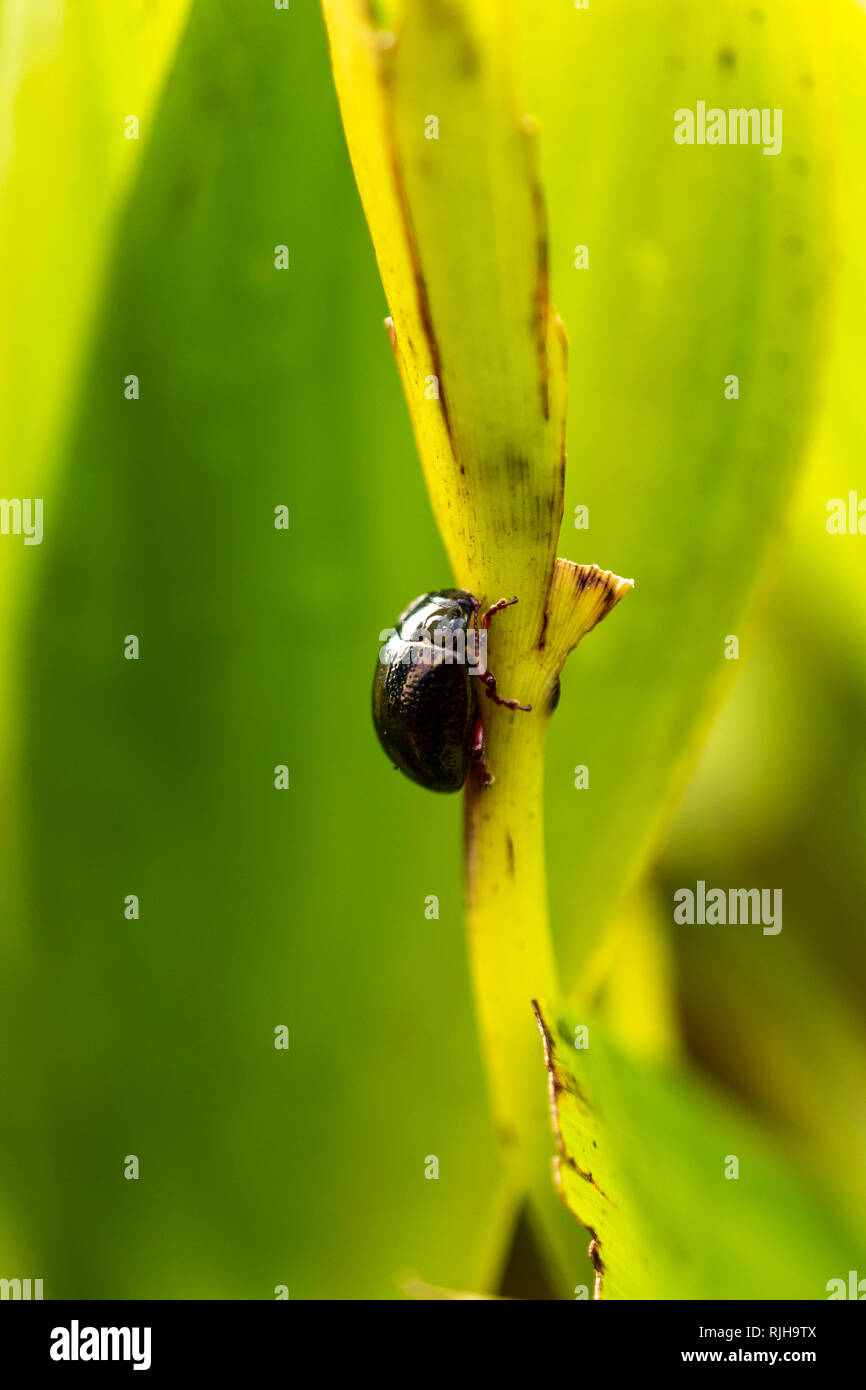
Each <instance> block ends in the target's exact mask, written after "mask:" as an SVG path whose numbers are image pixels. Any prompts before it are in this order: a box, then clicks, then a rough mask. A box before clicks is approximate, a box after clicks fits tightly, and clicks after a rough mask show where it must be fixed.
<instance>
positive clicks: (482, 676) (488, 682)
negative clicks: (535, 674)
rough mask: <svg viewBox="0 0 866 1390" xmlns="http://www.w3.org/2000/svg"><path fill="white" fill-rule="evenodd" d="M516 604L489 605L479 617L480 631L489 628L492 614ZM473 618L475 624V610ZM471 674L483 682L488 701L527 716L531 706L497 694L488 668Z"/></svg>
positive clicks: (510, 601) (509, 601)
mask: <svg viewBox="0 0 866 1390" xmlns="http://www.w3.org/2000/svg"><path fill="white" fill-rule="evenodd" d="M516 602H517V599H516V598H501V599H499V601H498V602H497V603H491V605H490V607H489V608H488V609H487V610H486V612H485V613H484V614H482V617H481V630H482V631H483V632H486V631H487V629H488V628H489V626H490V619H491V618H492V617H493V614H494V613H500V612H501V611H502V609H503V608H510V607H511V605H512V604H513V603H516ZM475 617H476V623H477V619H478V613H477V610H476V614H475ZM472 674H473V675H474V676H477V678H478V680H480V681H483V682H484V684H485V686H486V687H487V696H488V699H490V700H494V701H495V702H496V704H497V705H504V706H505V708H506V709H521V710H525V711H526V713H527V714H528V713H529V711H530V710H531V709H532V706H531V705H522V704H521V703H520V701H519V700H506V699H504V698H503V697H502V696H501V695H500V694H499V693H498V692H497V689H496V677H495V676H494V675H493V672H492V671H490V670H489V669H488V668H486V667H485V669H484V670H483V671H473V672H472Z"/></svg>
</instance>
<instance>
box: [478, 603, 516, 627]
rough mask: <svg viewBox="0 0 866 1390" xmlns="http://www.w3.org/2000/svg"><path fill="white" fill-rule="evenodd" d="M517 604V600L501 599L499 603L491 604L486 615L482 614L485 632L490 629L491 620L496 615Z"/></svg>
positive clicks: (482, 624)
mask: <svg viewBox="0 0 866 1390" xmlns="http://www.w3.org/2000/svg"><path fill="white" fill-rule="evenodd" d="M516 602H517V599H516V598H501V599H500V600H499V602H498V603H491V605H490V607H489V608H488V609H487V611H486V613H484V614H482V617H481V626H482V628H483V629H484V631H485V632H486V631H487V629H488V628H489V626H490V619H491V618H492V617H493V614H494V613H500V612H501V611H502V609H503V608H510V607H511V605H512V604H513V603H516Z"/></svg>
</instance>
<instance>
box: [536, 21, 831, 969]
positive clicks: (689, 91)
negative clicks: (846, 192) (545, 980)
mask: <svg viewBox="0 0 866 1390" xmlns="http://www.w3.org/2000/svg"><path fill="white" fill-rule="evenodd" d="M519 15H520V19H521V24H520V28H519V32H518V41H517V42H516V44H515V52H516V53H517V55H518V61H519V63H520V66H521V73H522V78H523V95H524V99H525V101H526V104H527V106H528V107H529V109H530V110H532V111H533V112H534V113H535V114H536V115H537V116H538V118H539V123H540V127H541V135H540V140H539V146H540V152H541V170H542V180H543V184H544V188H545V191H546V196H547V200H548V210H549V223H550V274H551V295H552V298H553V301H554V303H556V305H557V308H558V309H559V311H560V313H561V314H562V317H563V320H564V322H565V325H566V328H567V332H568V336H569V343H570V347H569V360H570V404H569V424H568V469H567V474H566V505H565V523H564V528H563V540H562V543H561V548H562V549H565V550H566V553H570V552H579V553H577V554H576V558H578V559H580V560H581V561H591V560H597V561H599V562H600V563H603V564H605V565H610V566H611V567H612V568H613V569H614V570H615V571H617V572H618V573H620V574H626V575H634V576H635V578H636V581H637V590H636V596H635V598H634V600H630V601H629V603H628V604H627V605H625V607H624V608H623V611H622V613H620V614H618V615H617V617H616V621H615V622H613V623H612V624H610V625H609V626H607V625H606V628H605V632H604V640H603V641H602V640H598V641H596V640H593V641H591V642H589V643H587V644H586V645H585V646H584V647H582V648H581V651H580V659H579V661H578V662H575V663H573V664H572V665H570V666H569V667H567V668H566V672H565V676H564V678H563V683H562V686H563V693H562V700H561V702H560V706H559V710H558V712H557V715H556V717H555V719H554V720H553V722H552V727H551V740H550V747H549V755H548V772H547V783H548V793H547V811H548V824H549V827H550V834H549V849H550V855H549V858H550V863H551V865H552V875H551V907H552V919H553V922H554V928H555V932H556V934H557V945H558V949H559V953H560V957H561V959H562V962H563V965H564V968H565V972H566V974H565V978H566V981H567V982H569V983H570V982H571V981H573V980H574V979H575V977H576V974H577V973H579V968H584V967H585V966H586V964H587V961H588V957H589V955H590V954H591V952H592V951H593V950H594V949H595V947H596V946H597V945H598V943H599V940H600V938H601V937H602V936H603V934H604V931H605V927H606V925H607V924H609V923H610V922H611V921H612V920H613V918H614V916H615V913H616V911H617V906H618V903H619V902H620V900H621V896H622V894H623V893H624V892H625V891H626V889H627V888H628V886H629V884H630V883H632V882H633V881H634V880H635V879H636V877H637V876H638V874H639V873H640V871H641V869H642V868H643V867H644V866H645V865H646V864H647V862H648V860H649V857H650V856H651V854H652V853H653V851H654V850H655V848H656V847H657V845H658V841H659V836H660V832H661V830H662V829H663V827H664V825H665V823H666V820H667V818H668V816H669V813H670V810H671V808H672V805H673V804H674V801H675V799H676V795H677V793H678V791H679V789H680V787H681V785H682V782H683V779H684V776H685V773H686V771H687V764H688V760H689V757H690V755H691V754H692V753H693V751H694V749H695V748H696V747H697V745H698V744H699V742H700V739H701V737H702V735H703V733H704V731H705V727H706V722H707V720H708V718H709V716H710V714H711V712H712V708H713V705H714V703H715V701H716V700H717V699H718V698H719V696H720V695H721V693H722V691H723V690H724V688H725V685H726V683H727V682H728V681H729V680H730V679H731V677H732V676H733V674H734V673H735V672H736V669H737V662H736V661H733V660H727V659H726V658H725V639H726V637H727V636H729V635H737V636H738V637H739V642H740V653H741V659H742V660H745V659H746V658H747V656H748V652H749V646H750V641H749V639H750V620H749V619H748V618H747V610H748V605H749V601H750V596H751V595H752V593H753V591H755V589H756V586H759V587H760V586H761V583H762V578H763V576H764V574H765V566H766V563H767V558H768V553H769V552H768V547H771V545H772V542H773V541H774V540H775V539H776V538H778V536H779V535H780V533H781V530H782V528H783V525H784V519H785V513H786V509H787V506H788V502H789V498H790V494H791V491H792V487H793V484H794V482H795V480H796V477H797V472H798V468H799V466H800V464H801V461H802V457H803V450H804V443H805V440H806V438H807V433H808V429H809V426H810V423H811V421H812V418H813V414H814V408H815V401H816V394H817V390H818V388H819V385H820V371H819V368H820V364H821V354H822V348H823V345H824V342H825V338H826V320H827V308H828V298H827V296H828V289H829V283H828V264H829V261H828V247H830V246H831V245H832V217H833V193H832V187H831V184H830V182H829V175H828V166H829V163H830V160H831V158H832V157H833V150H834V144H835V132H834V125H833V119H832V115H831V107H832V94H831V73H830V68H829V62H828V54H827V45H826V42H825V36H824V34H823V28H824V15H823V13H822V12H820V11H818V10H817V9H816V8H815V7H814V6H813V5H810V4H807V3H805V2H804V0H798V3H793V4H792V3H783V0H769V3H767V4H762V5H760V6H757V5H754V4H752V3H751V2H750V0H724V2H723V3H720V4H715V5H712V6H707V5H703V6H690V7H687V8H686V10H684V9H683V7H682V6H681V5H679V4H677V3H674V0H662V2H661V3H659V2H658V0H636V3H634V4H630V5H628V6H624V5H615V6H614V5H611V6H608V5H592V6H591V7H590V8H589V9H588V10H586V11H577V10H575V9H574V8H573V7H571V6H567V5H550V6H539V5H537V4H533V3H531V0H527V2H526V3H524V4H522V5H521V6H520V7H519ZM858 18H859V16H858ZM699 100H702V101H705V102H706V104H707V107H711V106H714V105H718V106H719V107H722V108H723V109H726V110H727V109H729V108H735V109H736V108H740V107H745V108H753V107H754V108H758V109H760V108H765V107H766V108H768V109H770V110H775V109H777V108H781V109H782V111H783V126H782V131H783V140H782V149H781V153H779V154H778V155H776V156H765V155H764V154H763V153H762V150H761V148H759V147H757V146H746V147H744V146H732V145H727V146H724V147H723V146H709V145H705V146H702V147H699V146H697V145H694V146H683V145H678V144H676V143H675V142H674V139H673V131H674V113H675V112H676V111H677V110H678V109H679V108H686V107H688V108H691V109H693V110H694V109H695V106H696V103H697V102H698V101H699ZM580 245H585V246H587V247H588V252H589V268H588V269H576V268H575V264H574V262H575V254H574V253H575V247H577V246H580ZM731 374H735V375H737V376H738V377H739V383H740V385H739V399H737V400H728V399H726V398H725V380H726V377H728V376H729V375H731ZM578 505H585V506H586V507H587V508H588V512H589V529H588V530H574V529H573V525H574V520H575V507H576V506H578ZM570 528H571V530H572V532H573V534H572V536H571V539H570V540H569V541H566V539H565V536H566V534H567V533H568V532H569V530H570ZM575 765H585V766H586V767H588V769H589V778H590V785H589V790H588V791H582V792H577V791H575V789H574V775H573V768H574V767H575Z"/></svg>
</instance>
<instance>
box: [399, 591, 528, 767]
mask: <svg viewBox="0 0 866 1390" xmlns="http://www.w3.org/2000/svg"><path fill="white" fill-rule="evenodd" d="M516 602H517V599H516V598H507V599H506V598H502V599H500V600H499V602H498V603H494V604H492V606H491V607H490V608H488V609H487V611H486V612H485V613H484V614H482V615H481V618H480V621H479V614H478V610H479V608H480V607H481V605H480V603H479V602H478V599H477V598H475V597H474V596H473V595H472V594H469V593H467V592H466V590H465V589H440V590H439V591H438V592H437V593H433V594H422V595H421V597H420V598H416V600H415V602H414V603H411V604H410V605H409V607H408V608H407V609H406V611H405V613H401V614H400V617H399V619H398V620H397V630H396V631H395V632H393V633H392V634H391V635H390V637H388V639H387V641H386V642H385V644H384V646H383V647H382V649H381V651H380V653H379V660H378V663H377V665H376V675H375V678H374V681H373V723H374V724H375V726H376V733H377V734H378V735H379V742H380V743H381V744H382V747H383V748H384V749H385V752H386V753H387V754H388V756H389V758H390V759H391V761H392V762H393V763H394V764H395V766H396V767H398V768H399V769H400V770H401V772H405V774H406V776H407V777H411V778H412V781H413V782H419V783H420V784H421V786H422V787H429V789H430V790H431V791H436V792H456V791H459V790H460V788H461V787H462V786H463V783H464V782H465V781H466V774H467V771H468V770H469V760H470V758H474V759H475V761H477V762H478V763H479V764H480V766H481V775H482V781H483V785H484V786H485V787H489V786H490V784H491V782H492V781H493V778H492V776H491V774H490V771H489V769H488V767H487V764H486V762H485V760H484V725H483V723H482V720H481V713H480V711H479V709H478V700H477V696H476V687H475V681H481V682H482V684H483V685H484V686H485V688H486V690H487V694H488V696H489V697H490V699H491V700H495V701H496V703H497V704H498V705H506V706H507V708H508V709H514V710H529V708H530V706H529V705H521V704H519V703H518V701H517V700H504V699H503V698H502V696H501V695H500V694H499V693H498V691H497V689H496V681H495V679H494V677H493V674H492V672H490V671H489V670H488V669H487V663H486V650H485V644H486V633H487V629H488V627H489V626H490V619H491V618H492V617H493V614H494V613H498V612H499V611H500V610H501V609H503V608H509V607H510V606H511V604H512V603H516ZM480 634H483V636H480Z"/></svg>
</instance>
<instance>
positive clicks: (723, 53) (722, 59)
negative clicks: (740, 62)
mask: <svg viewBox="0 0 866 1390" xmlns="http://www.w3.org/2000/svg"><path fill="white" fill-rule="evenodd" d="M716 59H717V61H718V64H719V67H720V68H726V69H727V70H728V72H731V71H732V70H733V69H734V68H735V67H736V66H737V55H736V53H735V52H734V50H733V49H732V48H720V49H719V51H718V53H717V54H716Z"/></svg>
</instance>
